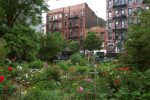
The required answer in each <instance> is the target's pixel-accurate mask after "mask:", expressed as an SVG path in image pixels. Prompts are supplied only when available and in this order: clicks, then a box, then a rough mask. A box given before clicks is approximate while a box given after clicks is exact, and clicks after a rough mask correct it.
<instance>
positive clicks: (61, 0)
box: [43, 0, 106, 20]
mask: <svg viewBox="0 0 150 100" xmlns="http://www.w3.org/2000/svg"><path fill="white" fill-rule="evenodd" d="M80 3H87V4H88V5H89V7H90V8H91V9H92V10H93V11H94V12H95V13H96V15H98V16H99V17H101V18H103V19H105V20H106V0H49V2H48V5H49V9H50V10H52V9H56V8H61V7H66V6H71V5H75V4H80ZM43 16H45V15H43ZM44 19H45V18H44Z"/></svg>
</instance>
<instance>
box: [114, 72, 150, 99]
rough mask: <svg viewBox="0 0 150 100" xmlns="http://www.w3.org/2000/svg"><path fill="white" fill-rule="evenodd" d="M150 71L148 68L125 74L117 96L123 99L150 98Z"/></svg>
mask: <svg viewBox="0 0 150 100" xmlns="http://www.w3.org/2000/svg"><path fill="white" fill-rule="evenodd" d="M149 73H150V71H149V70H148V71H146V72H132V73H128V74H124V75H123V76H122V78H121V85H120V87H119V88H118V89H117V91H116V93H115V98H116V99H122V100H128V99H132V100H137V99H139V100H148V99H149V98H150V92H149V89H150V88H149V87H150V83H149V81H150V80H149V77H150V75H149ZM135 80H138V81H135Z"/></svg>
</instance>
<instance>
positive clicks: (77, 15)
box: [46, 3, 106, 43]
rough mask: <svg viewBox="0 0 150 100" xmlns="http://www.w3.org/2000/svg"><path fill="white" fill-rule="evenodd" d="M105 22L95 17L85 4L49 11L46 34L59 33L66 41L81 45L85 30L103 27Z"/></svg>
mask: <svg viewBox="0 0 150 100" xmlns="http://www.w3.org/2000/svg"><path fill="white" fill-rule="evenodd" d="M105 24H106V22H105V21H104V20H103V19H101V18H99V17H97V16H96V15H95V13H94V12H93V11H92V10H91V9H90V8H89V6H88V5H87V4H86V3H82V4H78V5H73V6H69V7H64V8H59V9H54V10H51V11H49V12H48V13H47V18H46V32H61V33H62V35H63V36H64V37H65V38H66V39H72V40H78V41H79V42H80V43H82V41H83V38H84V37H85V36H86V29H89V28H91V27H94V26H99V27H105V26H106V25H105Z"/></svg>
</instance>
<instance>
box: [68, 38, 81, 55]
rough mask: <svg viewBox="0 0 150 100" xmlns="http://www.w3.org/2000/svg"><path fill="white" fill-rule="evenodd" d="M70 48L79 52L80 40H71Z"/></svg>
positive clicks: (74, 51)
mask: <svg viewBox="0 0 150 100" xmlns="http://www.w3.org/2000/svg"><path fill="white" fill-rule="evenodd" d="M69 48H70V50H71V51H72V52H73V53H76V52H78V51H79V49H80V46H79V42H78V41H70V42H69Z"/></svg>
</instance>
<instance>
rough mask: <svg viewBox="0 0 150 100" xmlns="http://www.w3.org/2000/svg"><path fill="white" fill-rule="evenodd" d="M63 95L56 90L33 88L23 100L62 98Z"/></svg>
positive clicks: (55, 99)
mask: <svg viewBox="0 0 150 100" xmlns="http://www.w3.org/2000/svg"><path fill="white" fill-rule="evenodd" d="M60 99H61V96H60V94H58V93H57V92H55V91H48V90H41V89H39V88H34V89H31V90H30V91H29V92H28V93H27V94H26V95H25V97H24V98H23V100H60Z"/></svg>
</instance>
